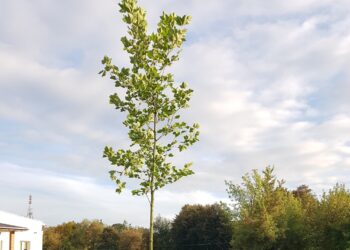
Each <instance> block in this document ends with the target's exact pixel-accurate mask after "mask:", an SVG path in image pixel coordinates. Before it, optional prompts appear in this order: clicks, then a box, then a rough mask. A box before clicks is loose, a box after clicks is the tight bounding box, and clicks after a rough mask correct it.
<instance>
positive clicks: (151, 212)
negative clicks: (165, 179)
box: [149, 191, 154, 250]
mask: <svg viewBox="0 0 350 250" xmlns="http://www.w3.org/2000/svg"><path fill="white" fill-rule="evenodd" d="M153 209H154V191H151V203H150V217H149V250H153V224H154V223H153Z"/></svg>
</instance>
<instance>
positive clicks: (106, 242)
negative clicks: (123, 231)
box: [96, 226, 119, 250]
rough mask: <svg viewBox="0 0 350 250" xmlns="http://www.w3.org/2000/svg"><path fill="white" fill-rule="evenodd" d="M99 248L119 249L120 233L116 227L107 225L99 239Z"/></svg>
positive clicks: (105, 249) (102, 249)
mask: <svg viewBox="0 0 350 250" xmlns="http://www.w3.org/2000/svg"><path fill="white" fill-rule="evenodd" d="M96 249H97V250H119V233H118V231H117V229H115V228H114V227H111V226H109V227H105V228H104V229H103V232H102V233H101V235H100V237H99V240H98V241H97V248H96Z"/></svg>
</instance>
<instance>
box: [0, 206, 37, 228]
mask: <svg viewBox="0 0 350 250" xmlns="http://www.w3.org/2000/svg"><path fill="white" fill-rule="evenodd" d="M0 223H3V224H9V225H14V226H19V227H26V228H33V227H42V226H43V225H44V223H43V222H42V221H39V220H34V219H30V218H27V217H24V216H20V215H17V214H12V213H8V212H5V211H1V210H0Z"/></svg>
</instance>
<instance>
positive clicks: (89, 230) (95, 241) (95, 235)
mask: <svg viewBox="0 0 350 250" xmlns="http://www.w3.org/2000/svg"><path fill="white" fill-rule="evenodd" d="M84 229H85V239H86V242H87V249H88V250H96V249H97V246H98V245H99V241H100V237H101V235H102V233H103V231H104V224H103V223H102V222H101V221H99V220H94V221H91V222H88V225H87V227H85V228H84Z"/></svg>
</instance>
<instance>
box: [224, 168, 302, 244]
mask: <svg viewBox="0 0 350 250" xmlns="http://www.w3.org/2000/svg"><path fill="white" fill-rule="evenodd" d="M242 179H243V183H242V185H235V184H233V183H232V182H226V185H227V187H228V189H227V191H228V194H229V196H230V198H231V199H232V201H233V204H235V205H234V215H235V222H234V233H233V241H232V245H233V247H234V249H304V247H305V224H304V220H303V210H302V206H301V202H300V201H299V200H298V199H297V198H295V197H294V196H293V194H292V193H291V192H289V191H287V190H286V189H285V188H284V187H283V184H284V181H283V180H277V178H276V177H275V176H274V175H273V168H271V167H267V168H266V169H265V170H264V171H263V173H262V175H260V174H259V172H258V171H257V170H253V173H252V174H251V175H248V174H246V175H245V176H243V178H242Z"/></svg>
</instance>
